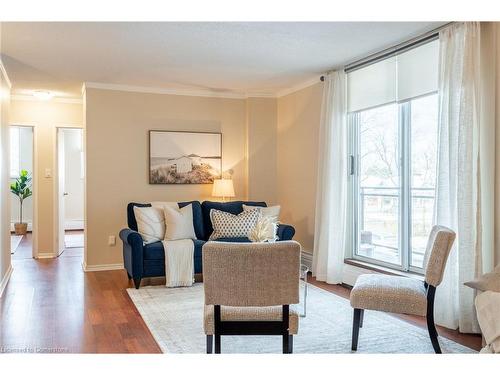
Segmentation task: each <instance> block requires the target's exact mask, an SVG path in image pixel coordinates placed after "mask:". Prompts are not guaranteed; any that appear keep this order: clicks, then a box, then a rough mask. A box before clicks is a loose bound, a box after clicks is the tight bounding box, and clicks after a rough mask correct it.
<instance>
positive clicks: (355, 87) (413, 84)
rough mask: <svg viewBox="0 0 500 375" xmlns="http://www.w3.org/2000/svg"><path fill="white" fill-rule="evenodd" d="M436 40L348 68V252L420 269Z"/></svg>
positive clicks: (430, 172) (430, 166) (427, 222)
mask: <svg viewBox="0 0 500 375" xmlns="http://www.w3.org/2000/svg"><path fill="white" fill-rule="evenodd" d="M437 46H438V41H437V40H436V41H433V42H431V43H428V44H425V45H422V46H419V47H417V48H415V49H412V50H410V51H406V52H404V53H402V54H400V55H396V56H392V57H390V58H389V59H386V60H383V61H381V62H377V63H375V64H372V65H370V66H368V67H367V68H362V69H360V70H356V71H354V72H352V73H348V107H349V116H348V118H349V131H350V139H351V141H350V154H351V160H352V163H353V167H352V175H351V179H350V182H351V193H352V208H353V209H352V210H351V211H352V213H353V218H352V226H353V244H354V246H353V253H352V257H354V258H357V259H361V260H364V261H367V262H371V263H376V264H380V265H384V266H388V267H392V268H397V269H401V270H411V271H415V272H421V271H422V265H423V255H424V252H425V248H426V243H427V237H428V235H429V233H430V230H431V226H432V219H433V212H434V197H435V188H436V160H437V154H436V153H437V145H436V143H437V131H438V126H437V124H438V96H437V66H438V61H437V58H438V57H437V51H438V48H437ZM419 50H420V51H419ZM430 64H434V66H430ZM403 73H404V74H403ZM383 76H386V78H387V79H382V78H381V77H383ZM364 85H366V87H363V86H364Z"/></svg>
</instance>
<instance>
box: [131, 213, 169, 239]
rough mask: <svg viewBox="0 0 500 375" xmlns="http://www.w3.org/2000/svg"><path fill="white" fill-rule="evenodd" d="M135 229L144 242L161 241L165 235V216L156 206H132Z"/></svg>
mask: <svg viewBox="0 0 500 375" xmlns="http://www.w3.org/2000/svg"><path fill="white" fill-rule="evenodd" d="M134 215H135V220H136V221H137V231H138V232H139V234H140V235H141V236H142V240H143V241H144V242H145V243H151V242H156V241H161V240H163V238H164V237H165V217H164V215H163V210H162V209H159V208H157V207H136V206H135V207H134Z"/></svg>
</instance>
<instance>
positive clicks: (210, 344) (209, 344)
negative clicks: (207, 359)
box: [207, 335, 214, 354]
mask: <svg viewBox="0 0 500 375" xmlns="http://www.w3.org/2000/svg"><path fill="white" fill-rule="evenodd" d="M213 343H214V336H213V335H207V354H212V350H213Z"/></svg>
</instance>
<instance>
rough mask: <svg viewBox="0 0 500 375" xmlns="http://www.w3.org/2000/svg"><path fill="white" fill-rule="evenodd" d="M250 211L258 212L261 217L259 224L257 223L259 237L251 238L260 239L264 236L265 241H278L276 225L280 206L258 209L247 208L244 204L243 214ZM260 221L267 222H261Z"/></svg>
mask: <svg viewBox="0 0 500 375" xmlns="http://www.w3.org/2000/svg"><path fill="white" fill-rule="evenodd" d="M251 210H257V211H259V212H260V216H261V222H259V227H260V230H259V235H255V236H254V237H253V238H262V236H264V237H265V241H276V240H277V239H278V225H279V216H280V211H281V206H270V207H260V206H247V205H246V204H244V205H243V211H244V212H245V211H251ZM262 219H268V220H264V221H262ZM263 232H264V233H265V235H264V234H263ZM252 241H253V240H252ZM259 242H261V241H259Z"/></svg>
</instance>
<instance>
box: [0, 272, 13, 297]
mask: <svg viewBox="0 0 500 375" xmlns="http://www.w3.org/2000/svg"><path fill="white" fill-rule="evenodd" d="M13 270H14V269H13V268H12V265H10V266H9V269H8V270H7V273H6V274H5V276H4V277H3V279H2V281H1V282H0V298H2V295H3V291H4V290H5V288H6V287H7V284H8V283H9V280H10V276H11V275H12V271H13Z"/></svg>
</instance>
